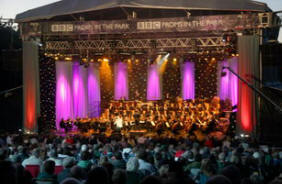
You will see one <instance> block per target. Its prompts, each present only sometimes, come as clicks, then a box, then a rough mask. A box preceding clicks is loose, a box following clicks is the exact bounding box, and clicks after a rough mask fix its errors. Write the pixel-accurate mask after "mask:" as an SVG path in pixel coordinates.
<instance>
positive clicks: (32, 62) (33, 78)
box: [23, 41, 40, 132]
mask: <svg viewBox="0 0 282 184" xmlns="http://www.w3.org/2000/svg"><path fill="white" fill-rule="evenodd" d="M23 63H24V64H23V106H24V107H23V111H24V112H23V127H24V130H25V131H26V132H36V131H37V117H38V115H39V114H40V93H39V55H38V46H37V44H36V43H35V42H32V41H24V42H23Z"/></svg>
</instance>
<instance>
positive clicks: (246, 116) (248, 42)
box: [237, 36, 259, 136]
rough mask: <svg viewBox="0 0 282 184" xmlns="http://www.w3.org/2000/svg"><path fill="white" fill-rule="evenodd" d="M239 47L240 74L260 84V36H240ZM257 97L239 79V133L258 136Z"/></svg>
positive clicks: (250, 81)
mask: <svg viewBox="0 0 282 184" xmlns="http://www.w3.org/2000/svg"><path fill="white" fill-rule="evenodd" d="M238 47H239V63H238V74H239V75H240V76H241V77H242V78H243V79H245V80H246V81H248V82H249V83H251V84H252V85H254V86H258V85H257V84H256V81H255V80H254V79H255V78H258V76H259V38H258V37H257V36H239V37H238ZM257 98H258V96H257V95H256V94H255V92H254V91H253V90H252V89H251V88H250V87H249V86H248V85H247V84H245V83H244V82H242V81H239V99H238V113H237V121H238V124H237V125H238V126H237V133H240V134H251V135H252V136H256V135H255V132H256V130H255V128H256V123H257V122H256V121H257V115H258V113H257Z"/></svg>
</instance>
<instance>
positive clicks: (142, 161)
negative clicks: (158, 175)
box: [138, 159, 154, 173]
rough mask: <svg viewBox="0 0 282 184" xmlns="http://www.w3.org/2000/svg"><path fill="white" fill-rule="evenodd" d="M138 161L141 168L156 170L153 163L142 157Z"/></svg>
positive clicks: (150, 170)
mask: <svg viewBox="0 0 282 184" xmlns="http://www.w3.org/2000/svg"><path fill="white" fill-rule="evenodd" d="M138 162H139V168H138V169H139V170H147V171H149V172H150V173H152V172H154V168H153V165H152V164H150V163H148V162H146V161H144V160H142V159H138Z"/></svg>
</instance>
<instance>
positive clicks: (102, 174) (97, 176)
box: [85, 167, 109, 184]
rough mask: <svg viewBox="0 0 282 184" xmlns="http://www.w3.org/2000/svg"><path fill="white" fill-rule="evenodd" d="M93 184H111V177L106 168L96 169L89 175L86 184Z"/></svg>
mask: <svg viewBox="0 0 282 184" xmlns="http://www.w3.org/2000/svg"><path fill="white" fill-rule="evenodd" d="M93 183H99V184H108V183H109V175H108V173H107V171H106V169H105V168H103V167H95V168H94V169H92V170H91V171H90V172H89V173H88V175H87V179H86V182H85V184H93Z"/></svg>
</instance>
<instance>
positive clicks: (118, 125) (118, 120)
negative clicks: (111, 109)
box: [114, 114, 123, 131]
mask: <svg viewBox="0 0 282 184" xmlns="http://www.w3.org/2000/svg"><path fill="white" fill-rule="evenodd" d="M114 125H115V126H116V130H117V131H120V130H121V129H122V128H123V119H122V115H121V114H119V116H117V117H116V119H115V122H114Z"/></svg>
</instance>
